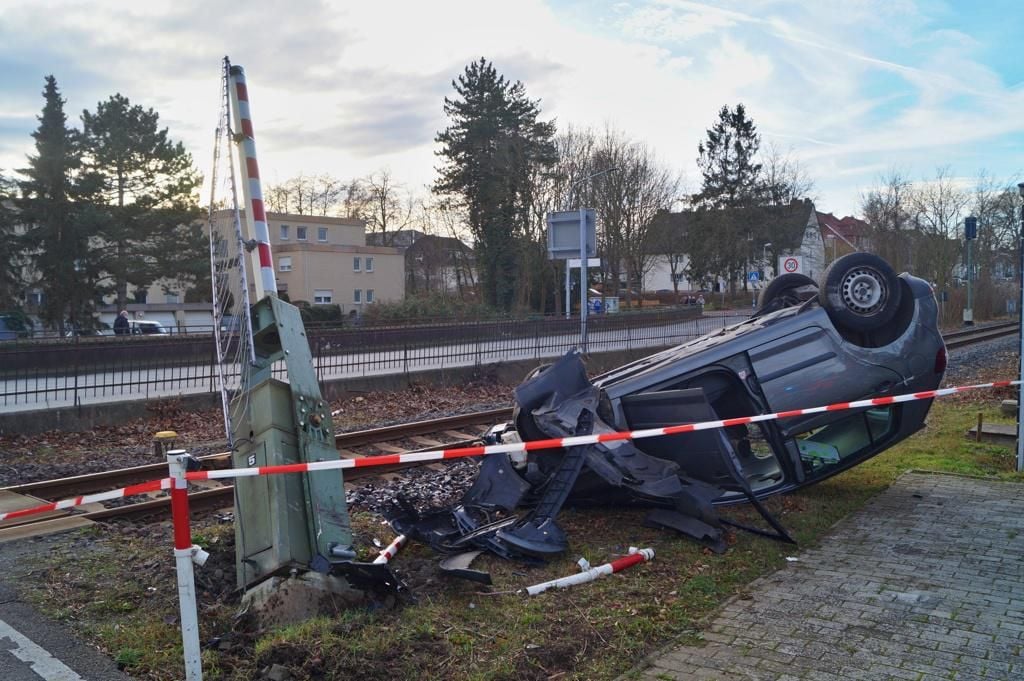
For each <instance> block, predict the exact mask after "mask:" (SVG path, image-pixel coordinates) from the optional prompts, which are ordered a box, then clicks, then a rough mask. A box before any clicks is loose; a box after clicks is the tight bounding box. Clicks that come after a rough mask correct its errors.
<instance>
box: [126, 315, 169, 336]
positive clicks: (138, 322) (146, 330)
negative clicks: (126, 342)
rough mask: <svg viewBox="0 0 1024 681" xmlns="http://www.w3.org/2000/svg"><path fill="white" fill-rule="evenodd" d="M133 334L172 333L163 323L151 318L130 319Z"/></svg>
mask: <svg viewBox="0 0 1024 681" xmlns="http://www.w3.org/2000/svg"><path fill="white" fill-rule="evenodd" d="M128 323H129V324H130V325H131V330H132V335H133V336H138V335H141V336H151V335H158V336H159V335H167V334H168V333H170V332H169V331H168V330H167V329H166V328H165V327H164V325H163V324H161V323H160V322H157V321H151V320H149V319H129V320H128Z"/></svg>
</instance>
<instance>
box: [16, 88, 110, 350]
mask: <svg viewBox="0 0 1024 681" xmlns="http://www.w3.org/2000/svg"><path fill="white" fill-rule="evenodd" d="M43 97H44V98H45V100H46V104H45V105H44V106H43V112H42V115H41V116H39V128H38V129H37V130H36V131H35V132H34V133H32V137H34V138H35V140H36V153H35V154H34V155H29V157H28V168H25V169H22V170H21V171H20V174H21V175H23V176H24V177H25V178H26V179H24V180H22V181H20V182H18V185H19V188H20V190H21V197H20V198H19V199H18V200H16V201H15V206H16V208H17V210H18V218H19V220H20V221H21V222H22V224H24V225H25V228H26V232H25V234H24V237H23V243H24V244H25V248H26V254H27V256H28V257H29V260H30V263H31V265H32V268H33V270H34V272H35V275H36V277H37V279H38V285H39V286H40V288H42V290H43V303H42V306H41V309H40V311H39V313H40V317H41V318H42V319H43V321H44V322H46V323H48V324H50V325H52V326H54V327H56V328H57V329H58V330H59V331H60V332H61V333H63V332H64V330H65V328H66V326H67V323H68V322H70V323H71V324H72V325H73V326H84V327H88V326H91V325H92V310H93V308H94V305H95V297H96V296H95V290H96V281H97V278H98V271H99V270H98V262H97V258H96V257H95V255H96V254H95V252H94V251H93V249H92V243H91V240H90V236H92V234H93V231H94V229H95V227H96V222H95V215H94V213H93V211H92V210H91V209H90V207H89V205H88V201H87V199H88V196H89V194H90V193H91V190H92V189H93V187H92V186H91V185H90V183H88V182H86V181H83V180H82V177H81V176H80V174H79V173H78V170H79V168H80V166H81V154H80V148H79V135H78V133H77V132H76V131H74V130H71V129H69V128H68V127H67V125H66V122H67V117H66V116H65V114H64V99H63V98H62V97H61V96H60V92H59V91H58V89H57V80H56V79H55V78H54V77H53V76H47V77H46V87H45V89H44V90H43Z"/></svg>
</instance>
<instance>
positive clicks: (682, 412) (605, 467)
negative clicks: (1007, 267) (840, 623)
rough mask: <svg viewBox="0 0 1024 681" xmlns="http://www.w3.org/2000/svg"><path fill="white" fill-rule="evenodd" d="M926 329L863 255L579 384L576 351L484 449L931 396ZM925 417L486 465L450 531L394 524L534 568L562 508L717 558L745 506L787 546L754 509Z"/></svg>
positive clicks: (892, 278) (884, 444)
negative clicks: (666, 532)
mask: <svg viewBox="0 0 1024 681" xmlns="http://www.w3.org/2000/svg"><path fill="white" fill-rule="evenodd" d="M937 324H938V312H937V304H936V301H935V296H934V294H933V292H932V289H931V287H930V286H929V285H928V282H926V281H924V280H922V279H918V278H917V277H913V276H911V275H909V274H905V273H904V274H901V275H899V276H897V275H896V274H895V273H894V272H893V270H892V268H891V267H890V266H889V265H888V263H886V262H885V261H884V260H882V259H881V258H879V257H877V256H874V255H871V254H867V253H853V254H849V255H846V256H844V257H842V258H839V259H838V260H836V261H835V262H834V263H833V264H832V265H831V266H830V267H829V268H828V269H827V270H826V272H825V273H824V275H823V280H822V282H821V285H820V286H819V285H817V284H815V282H814V281H813V280H811V279H810V278H808V277H805V276H803V275H798V274H793V275H783V276H780V277H777V278H776V279H774V280H773V281H772V282H771V284H769V285H768V286H766V287H765V289H764V290H763V291H762V293H761V298H760V305H759V306H758V308H757V309H756V310H755V312H754V314H753V315H752V317H751V318H750V319H749V320H747V321H744V322H741V323H739V324H735V325H733V326H729V327H726V328H723V329H721V330H719V331H716V332H714V333H711V334H708V335H706V336H704V337H702V338H698V339H696V340H693V341H689V342H686V343H683V344H681V345H678V346H676V347H673V348H671V349H668V350H665V351H663V352H659V353H656V354H653V355H650V356H648V357H645V358H643V359H640V360H637V361H634V362H631V363H629V364H626V365H624V366H622V367H619V368H617V369H614V370H612V371H609V372H606V373H604V374H601V375H599V376H597V377H595V378H593V379H589V378H588V376H587V373H586V370H585V368H584V366H583V362H582V359H581V357H580V356H579V354H578V353H575V352H571V353H569V354H567V355H566V356H564V357H562V358H561V359H560V360H558V361H557V362H555V363H554V364H553V365H551V366H549V367H539V368H538V369H536V370H535V371H534V372H533V373H532V374H531V375H529V376H528V377H527V379H526V380H525V381H524V382H523V383H522V384H521V385H520V386H519V387H518V388H516V391H515V399H516V408H515V411H514V417H513V418H514V422H513V423H512V424H508V425H507V426H505V427H503V428H498V429H497V430H495V431H494V437H495V438H496V439H497V441H499V442H510V441H511V442H515V441H519V440H521V441H533V440H546V439H551V438H561V437H566V436H572V435H583V434H594V433H598V434H601V433H609V434H610V433H612V432H614V431H630V430H639V429H647V428H662V427H666V426H673V425H681V424H687V423H694V422H702V421H715V420H724V419H732V418H736V419H740V418H742V417H748V416H755V415H759V414H769V413H773V412H783V411H791V410H792V411H796V410H800V409H804V408H807V407H815V406H822V405H828V404H833V403H843V402H852V401H855V400H860V399H867V398H873V397H880V396H886V395H894V394H901V393H913V392H919V391H926V390H933V389H935V388H937V387H938V386H939V384H940V383H941V381H942V377H943V374H944V372H945V368H946V348H945V345H944V344H943V341H942V336H941V335H940V333H939V329H938V325H937ZM930 406H931V400H930V399H925V400H919V401H913V402H905V403H899V404H888V405H884V406H876V407H871V408H861V409H849V410H835V411H828V412H824V413H815V414H810V415H799V416H793V417H791V418H785V419H780V420H767V421H761V422H755V423H743V424H736V425H733V426H730V427H727V428H717V429H708V430H698V431H692V432H683V433H678V434H672V435H662V436H659V437H651V438H643V439H637V440H634V441H625V440H621V439H617V438H610V439H609V440H607V441H604V442H600V443H598V444H594V445H587V446H583V447H571V448H567V449H564V450H554V451H552V450H548V451H544V452H530V453H529V454H528V455H526V456H519V457H510V456H508V455H494V456H488V457H485V459H484V463H483V464H482V466H481V471H480V474H479V477H478V478H477V480H476V482H475V483H474V485H473V487H472V488H471V489H470V491H469V492H468V493H467V495H466V496H465V497H464V498H463V499H462V501H461V502H460V504H459V505H458V506H457V507H456V508H454V509H452V510H451V514H452V515H451V520H450V521H449V520H448V519H447V517H446V516H443V515H442V516H438V515H432V516H428V515H423V516H422V517H420V516H418V515H417V514H414V513H410V514H406V515H405V516H398V517H396V518H395V520H394V521H393V525H394V526H395V527H396V529H400V530H401V531H403V532H404V531H409V532H412V533H413V536H418V537H420V538H423V539H425V540H426V541H428V542H429V543H431V544H432V545H434V546H435V547H436V548H439V549H441V550H468V549H469V548H483V549H488V550H492V551H494V552H495V553H497V554H499V555H503V556H506V557H511V558H521V559H526V560H530V559H533V560H535V559H536V558H538V557H540V558H543V557H546V556H550V555H554V554H557V553H560V552H561V551H564V550H565V549H566V548H567V546H568V544H567V540H566V537H565V535H564V533H563V531H562V530H561V529H560V528H559V527H558V526H557V524H556V523H555V521H554V517H555V515H556V514H557V513H558V510H559V509H560V508H561V506H562V504H563V503H565V502H567V501H573V502H575V503H579V504H589V505H594V506H599V507H607V506H608V505H609V504H613V503H616V502H619V503H623V504H630V505H636V504H645V505H653V506H655V507H658V508H656V510H655V511H652V513H651V514H650V515H649V516H648V522H650V523H652V524H655V525H660V526H664V527H669V528H673V529H676V530H678V531H680V532H682V533H684V534H687V535H689V536H691V537H693V538H695V539H697V540H698V541H701V542H703V543H705V544H706V545H708V546H710V547H711V548H713V549H714V550H725V546H726V544H725V537H724V535H723V532H722V525H723V524H727V523H728V521H727V520H725V519H723V518H721V517H720V516H719V515H718V512H717V511H716V510H714V507H715V506H720V505H725V504H733V503H738V502H744V501H749V502H751V503H752V504H753V505H754V507H755V508H756V509H757V510H758V511H759V512H760V513H761V515H762V517H763V519H764V520H765V522H767V523H768V525H770V526H771V528H772V529H773V530H774V533H773V534H772V536H775V537H776V538H779V539H784V540H787V541H792V540H791V539H790V538H789V535H788V534H787V533H786V531H785V529H784V528H783V527H782V525H781V524H780V523H779V522H778V521H777V520H776V519H775V518H774V517H773V516H772V515H771V514H770V513H768V511H767V510H766V509H765V508H764V506H762V505H761V503H760V501H761V500H762V499H764V498H766V497H770V496H773V495H776V494H781V493H786V492H792V491H794V490H796V489H800V488H802V487H806V486H808V485H812V484H815V483H817V482H820V481H822V480H824V479H826V478H828V477H830V476H833V475H835V474H837V473H839V472H841V471H844V470H847V469H849V468H850V467H852V466H856V465H857V464H859V463H861V462H863V461H865V460H866V459H869V458H871V457H873V456H875V455H876V454H878V453H879V452H882V451H884V450H885V449H887V448H889V447H891V446H892V445H894V444H896V443H897V442H899V441H901V440H903V439H905V438H907V437H909V436H910V435H912V434H913V433H915V432H917V431H918V430H920V429H921V428H922V427H923V426H924V419H925V416H926V415H927V413H928V410H929V408H930ZM517 508H526V509H530V508H532V510H527V511H525V512H522V511H521V512H520V513H521V515H518V516H515V515H513V516H511V517H512V518H513V519H512V520H507V519H506V520H504V521H503V524H502V525H501V526H500V527H497V528H496V529H494V530H493V531H484V529H483V528H484V527H485V526H486V525H487V524H488V523H493V522H494V521H493V520H491V519H492V518H493V517H494V512H495V511H496V510H500V511H503V512H506V513H515V511H516V509H517ZM442 520H443V522H442ZM748 529H749V528H748ZM755 531H757V532H759V533H761V534H765V531H763V530H759V529H755Z"/></svg>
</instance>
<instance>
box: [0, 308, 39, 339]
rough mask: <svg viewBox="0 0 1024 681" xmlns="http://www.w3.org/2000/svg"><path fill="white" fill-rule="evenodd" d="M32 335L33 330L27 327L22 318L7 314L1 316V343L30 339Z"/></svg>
mask: <svg viewBox="0 0 1024 681" xmlns="http://www.w3.org/2000/svg"><path fill="white" fill-rule="evenodd" d="M31 335H32V330H31V329H30V328H28V327H27V326H25V322H24V321H23V319H22V318H21V317H18V316H16V315H6V314H4V315H0V341H5V340H17V339H18V338H28V337H29V336H31Z"/></svg>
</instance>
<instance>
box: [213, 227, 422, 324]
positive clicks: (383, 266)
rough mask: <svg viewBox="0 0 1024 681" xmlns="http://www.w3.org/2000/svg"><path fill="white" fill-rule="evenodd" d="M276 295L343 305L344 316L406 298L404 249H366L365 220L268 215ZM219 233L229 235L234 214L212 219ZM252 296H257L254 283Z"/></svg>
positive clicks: (370, 247)
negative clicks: (376, 303)
mask: <svg viewBox="0 0 1024 681" xmlns="http://www.w3.org/2000/svg"><path fill="white" fill-rule="evenodd" d="M266 217H267V229H268V230H269V233H270V246H271V251H272V253H273V257H274V272H275V276H276V279H277V290H278V292H279V293H280V294H281V295H282V297H285V296H287V298H288V300H291V301H293V302H296V301H300V300H301V301H306V302H308V303H310V304H313V305H339V306H340V307H341V311H342V313H343V314H350V313H352V312H361V311H362V310H363V309H364V308H365V306H367V305H370V304H372V303H375V302H381V301H390V300H401V299H402V298H403V297H404V295H405V291H404V288H405V256H404V255H403V253H402V251H401V249H398V248H392V247H387V246H367V245H366V234H365V231H364V230H365V228H366V223H365V222H363V221H362V220H357V219H351V218H334V217H321V216H312V215H295V214H292V213H267V214H266ZM214 220H215V226H216V230H217V233H218V234H221V235H225V238H226V237H227V235H230V234H231V233H232V229H233V214H232V211H230V210H222V211H218V212H216V213H215V214H214ZM249 288H250V296H253V295H255V293H254V291H255V289H254V286H253V284H252V282H251V280H250V285H249Z"/></svg>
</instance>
